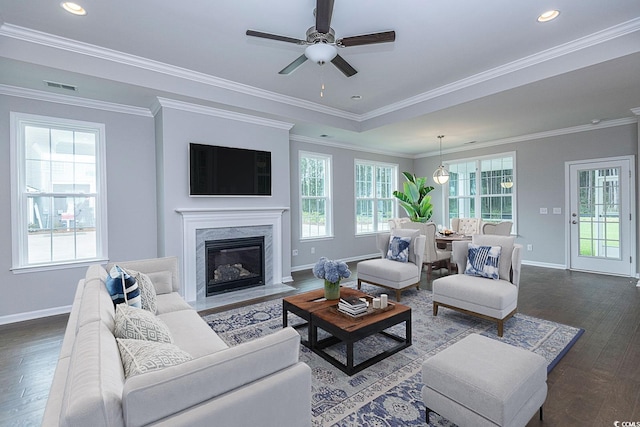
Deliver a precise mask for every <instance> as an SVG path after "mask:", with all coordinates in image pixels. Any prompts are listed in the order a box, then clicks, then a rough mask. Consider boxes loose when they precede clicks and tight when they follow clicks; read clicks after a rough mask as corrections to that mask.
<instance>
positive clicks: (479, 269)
mask: <svg viewBox="0 0 640 427" xmlns="http://www.w3.org/2000/svg"><path fill="white" fill-rule="evenodd" d="M501 251H502V247H501V246H481V245H474V244H473V243H469V256H468V258H467V268H466V269H465V270H464V274H468V275H471V276H480V277H486V278H488V279H495V280H498V279H499V278H500V276H499V269H498V268H499V266H500V252H501Z"/></svg>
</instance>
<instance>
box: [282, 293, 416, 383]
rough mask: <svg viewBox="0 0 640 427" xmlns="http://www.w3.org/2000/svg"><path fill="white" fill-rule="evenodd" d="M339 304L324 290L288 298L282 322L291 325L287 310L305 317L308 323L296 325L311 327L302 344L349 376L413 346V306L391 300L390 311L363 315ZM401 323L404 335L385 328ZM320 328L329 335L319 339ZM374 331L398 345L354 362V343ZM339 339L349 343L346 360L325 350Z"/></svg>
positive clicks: (364, 295) (283, 306) (284, 301)
mask: <svg viewBox="0 0 640 427" xmlns="http://www.w3.org/2000/svg"><path fill="white" fill-rule="evenodd" d="M340 295H341V296H342V297H345V296H356V297H358V298H362V297H367V295H366V294H365V293H363V292H361V291H359V290H357V289H351V288H340ZM337 304H338V302H337V301H327V300H325V299H324V290H323V289H317V290H314V291H310V292H305V293H303V294H299V295H294V296H291V297H286V298H284V299H283V302H282V325H283V327H286V326H287V325H288V319H287V315H288V313H293V314H295V315H297V316H299V317H301V318H302V319H304V320H306V323H303V324H301V325H297V326H296V327H304V326H307V327H308V337H309V339H308V340H304V341H303V342H302V344H303V345H305V346H307V347H309V348H310V349H311V351H313V352H314V353H316V354H317V355H319V356H320V357H322V358H323V359H325V360H326V361H328V362H329V363H331V364H332V365H334V366H335V367H337V368H338V369H340V370H341V371H342V372H344V373H346V374H347V375H353V374H355V373H357V372H360V371H361V370H363V369H365V368H367V367H369V366H371V365H373V364H375V363H377V362H379V361H380V360H383V359H385V358H387V357H389V356H391V355H392V354H395V353H397V352H399V351H400V350H402V349H404V348H407V347H409V346H410V345H411V308H410V307H407V306H406V305H402V304H398V303H390V304H393V307H391V308H390V309H389V310H387V311H377V312H375V313H371V314H367V315H365V316H361V317H351V316H348V315H346V314H343V313H340V312H338V311H337V309H336V306H337ZM402 322H404V323H405V336H404V337H402V336H399V335H396V334H392V333H390V332H388V331H386V329H388V328H390V327H392V326H395V325H398V324H400V323H402ZM318 328H320V329H322V330H324V331H325V332H327V333H329V335H330V336H329V337H327V338H323V339H320V340H319V339H318ZM374 334H381V335H384V336H385V337H388V338H391V339H392V340H393V341H396V342H397V343H398V344H397V345H395V346H393V347H391V348H388V349H385V350H382V352H380V353H378V354H376V355H374V356H372V357H370V358H369V359H366V360H364V361H362V362H360V363H358V364H357V365H354V343H355V342H357V341H359V340H361V339H363V338H366V337H369V336H372V335H374ZM340 342H343V343H344V344H345V346H346V363H343V362H341V361H340V360H338V359H336V358H335V357H333V356H332V355H331V354H330V353H328V352H327V351H326V349H327V348H329V347H331V346H333V345H335V344H337V343H340Z"/></svg>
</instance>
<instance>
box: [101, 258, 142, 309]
mask: <svg viewBox="0 0 640 427" xmlns="http://www.w3.org/2000/svg"><path fill="white" fill-rule="evenodd" d="M105 284H106V286H107V290H108V291H109V295H111V299H112V300H113V305H114V306H115V305H118V304H122V303H126V304H127V305H130V306H131V307H137V308H142V298H141V297H140V288H139V287H138V282H136V279H135V277H133V276H131V275H129V274H128V273H127V272H126V271H124V270H123V269H122V268H120V267H119V266H117V265H114V266H113V267H112V268H111V271H109V275H108V276H107V280H106V282H105Z"/></svg>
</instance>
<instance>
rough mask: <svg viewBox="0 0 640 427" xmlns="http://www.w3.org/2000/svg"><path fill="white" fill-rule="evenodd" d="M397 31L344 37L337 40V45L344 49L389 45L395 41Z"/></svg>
mask: <svg viewBox="0 0 640 427" xmlns="http://www.w3.org/2000/svg"><path fill="white" fill-rule="evenodd" d="M395 39H396V32H395V31H384V32H382V33H373V34H364V35H362V36H353V37H344V38H342V39H339V40H336V44H337V45H338V46H342V47H350V46H362V45H365V44H375V43H388V42H392V41H395Z"/></svg>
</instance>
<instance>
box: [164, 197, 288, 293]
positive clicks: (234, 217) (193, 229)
mask: <svg viewBox="0 0 640 427" xmlns="http://www.w3.org/2000/svg"><path fill="white" fill-rule="evenodd" d="M287 210H289V208H286V207H273V208H271V207H269V208H220V209H216V208H214V209H211V208H204V209H203V208H200V209H198V208H196V209H193V208H186V209H176V212H178V213H179V214H180V215H182V225H183V234H182V242H183V244H182V248H183V249H182V257H183V259H182V265H183V269H182V271H183V273H182V287H183V295H184V298H185V299H186V300H187V301H188V302H194V301H196V300H197V290H196V256H197V254H196V233H197V231H198V230H201V229H210V228H224V227H250V226H257V225H267V226H271V227H272V230H273V248H274V250H273V257H272V263H273V266H272V268H273V270H272V271H273V279H274V280H277V281H281V280H282V214H283V213H284V212H285V211H287Z"/></svg>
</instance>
